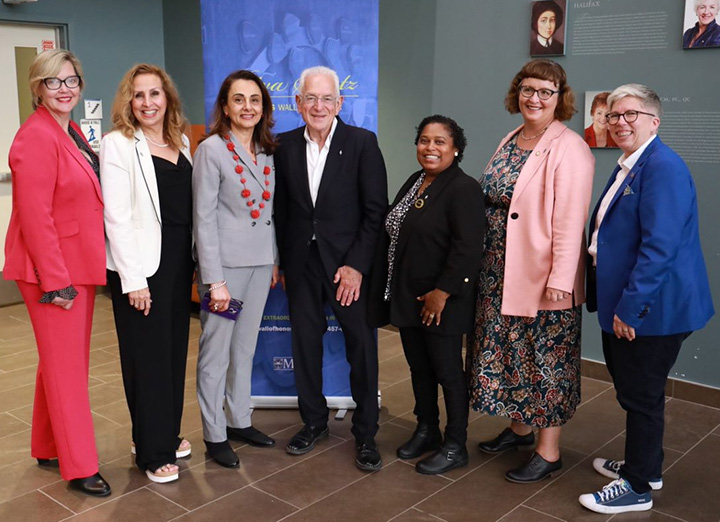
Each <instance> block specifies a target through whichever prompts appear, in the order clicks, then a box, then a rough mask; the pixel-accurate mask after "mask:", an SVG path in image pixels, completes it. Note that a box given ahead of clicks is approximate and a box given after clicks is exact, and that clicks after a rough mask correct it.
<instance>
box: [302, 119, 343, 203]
mask: <svg viewBox="0 0 720 522" xmlns="http://www.w3.org/2000/svg"><path fill="white" fill-rule="evenodd" d="M336 127H337V118H333V123H332V127H330V134H328V137H327V138H326V139H325V144H324V145H323V147H322V149H321V148H320V147H319V146H318V144H317V143H315V142H314V141H313V140H312V139H311V138H310V134H309V133H308V128H307V125H306V126H305V134H304V136H305V142H306V145H305V150H306V152H307V172H308V185H309V187H310V197H311V198H312V202H313V206H315V200H316V199H317V195H318V189H319V188H320V181H321V180H322V173H323V170H325V162H326V161H327V156H328V152H330V142H331V141H332V138H333V134H335V128H336Z"/></svg>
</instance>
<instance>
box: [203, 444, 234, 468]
mask: <svg viewBox="0 0 720 522" xmlns="http://www.w3.org/2000/svg"><path fill="white" fill-rule="evenodd" d="M204 442H205V447H206V448H207V452H208V455H210V458H212V459H213V460H214V461H215V462H217V463H218V464H220V465H221V466H223V467H225V468H237V467H238V466H239V465H240V459H239V458H238V456H237V455H235V452H234V451H233V449H232V448H231V447H230V443H229V442H228V441H226V440H224V441H222V442H208V441H204Z"/></svg>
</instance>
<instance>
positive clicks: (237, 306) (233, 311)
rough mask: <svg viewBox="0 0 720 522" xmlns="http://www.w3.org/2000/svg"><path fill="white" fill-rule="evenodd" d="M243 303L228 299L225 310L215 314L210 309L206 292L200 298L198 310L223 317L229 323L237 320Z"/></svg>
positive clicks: (208, 293) (208, 295) (208, 294)
mask: <svg viewBox="0 0 720 522" xmlns="http://www.w3.org/2000/svg"><path fill="white" fill-rule="evenodd" d="M242 307H243V302H242V301H238V300H237V299H233V298H232V297H231V298H230V306H229V307H228V309H227V310H225V311H224V312H217V311H215V310H211V309H210V292H206V293H205V295H204V296H203V298H202V301H201V302H200V309H201V310H205V311H206V312H210V313H211V314H216V315H219V316H221V317H224V318H225V319H230V320H231V321H237V318H238V317H239V316H240V311H241V310H242Z"/></svg>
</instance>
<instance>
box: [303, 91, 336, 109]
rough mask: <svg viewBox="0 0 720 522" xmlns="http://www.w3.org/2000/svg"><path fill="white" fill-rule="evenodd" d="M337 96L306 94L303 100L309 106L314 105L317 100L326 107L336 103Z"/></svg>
mask: <svg viewBox="0 0 720 522" xmlns="http://www.w3.org/2000/svg"><path fill="white" fill-rule="evenodd" d="M336 101H337V98H336V97H335V96H315V95H314V94H306V95H305V96H303V97H302V102H303V104H304V105H307V106H308V107H312V106H314V105H315V104H316V103H317V102H320V104H321V105H324V106H326V107H332V106H333V105H335V102H336Z"/></svg>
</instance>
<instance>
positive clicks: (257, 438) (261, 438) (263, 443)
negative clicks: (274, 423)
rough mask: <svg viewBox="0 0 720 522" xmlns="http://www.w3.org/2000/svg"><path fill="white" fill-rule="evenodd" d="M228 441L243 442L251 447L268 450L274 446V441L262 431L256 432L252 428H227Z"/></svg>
mask: <svg viewBox="0 0 720 522" xmlns="http://www.w3.org/2000/svg"><path fill="white" fill-rule="evenodd" d="M227 436H228V439H230V440H234V441H238V442H245V443H247V444H250V445H251V446H258V447H262V448H269V447H271V446H274V445H275V439H272V438H270V437H268V436H267V435H265V434H264V433H263V432H262V431H260V430H256V429H255V428H253V427H252V426H250V427H249V428H231V427H230V426H228V428H227Z"/></svg>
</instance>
